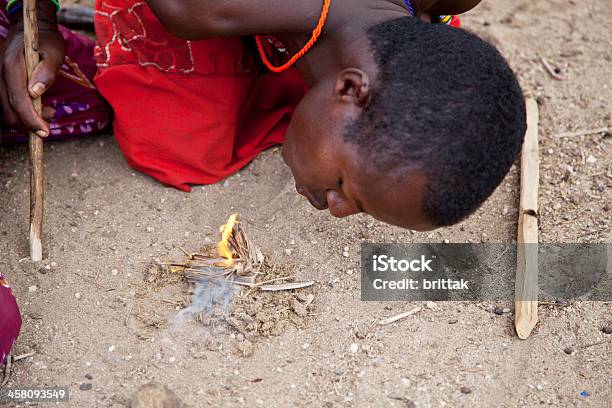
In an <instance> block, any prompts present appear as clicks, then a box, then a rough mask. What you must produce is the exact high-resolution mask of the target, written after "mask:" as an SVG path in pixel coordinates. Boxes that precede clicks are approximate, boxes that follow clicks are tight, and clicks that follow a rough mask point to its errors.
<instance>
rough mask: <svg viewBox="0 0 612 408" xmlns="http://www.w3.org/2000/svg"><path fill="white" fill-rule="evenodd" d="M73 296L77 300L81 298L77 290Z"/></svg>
mask: <svg viewBox="0 0 612 408" xmlns="http://www.w3.org/2000/svg"><path fill="white" fill-rule="evenodd" d="M74 297H75V298H76V299H77V300H79V299H80V298H81V294H80V293H79V292H77V293H75V294H74Z"/></svg>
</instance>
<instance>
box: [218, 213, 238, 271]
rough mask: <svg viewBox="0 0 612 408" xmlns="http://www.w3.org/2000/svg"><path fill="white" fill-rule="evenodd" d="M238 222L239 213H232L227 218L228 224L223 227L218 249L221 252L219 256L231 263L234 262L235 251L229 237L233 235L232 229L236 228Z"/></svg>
mask: <svg viewBox="0 0 612 408" xmlns="http://www.w3.org/2000/svg"><path fill="white" fill-rule="evenodd" d="M237 222H238V214H232V215H231V216H230V217H229V219H228V220H227V224H225V225H224V226H222V227H221V230H220V231H221V241H219V243H218V244H217V251H218V252H219V256H221V257H223V258H225V259H227V261H228V263H229V264H232V263H233V262H234V255H235V253H234V251H232V249H231V247H230V244H229V238H230V236H231V235H232V231H233V230H234V226H235V225H236V223H237Z"/></svg>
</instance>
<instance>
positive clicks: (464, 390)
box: [461, 387, 472, 394]
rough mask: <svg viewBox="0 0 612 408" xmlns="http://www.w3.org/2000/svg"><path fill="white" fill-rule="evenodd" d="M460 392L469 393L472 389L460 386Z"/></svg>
mask: <svg viewBox="0 0 612 408" xmlns="http://www.w3.org/2000/svg"><path fill="white" fill-rule="evenodd" d="M461 393H462V394H471V393H472V389H471V388H470V387H461Z"/></svg>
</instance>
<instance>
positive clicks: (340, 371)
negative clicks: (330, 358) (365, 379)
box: [334, 367, 346, 375]
mask: <svg viewBox="0 0 612 408" xmlns="http://www.w3.org/2000/svg"><path fill="white" fill-rule="evenodd" d="M345 372H346V368H344V367H336V369H335V370H334V373H335V374H336V375H342V374H344V373H345Z"/></svg>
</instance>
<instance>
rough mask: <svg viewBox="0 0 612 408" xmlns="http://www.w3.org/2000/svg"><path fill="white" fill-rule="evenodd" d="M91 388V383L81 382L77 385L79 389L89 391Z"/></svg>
mask: <svg viewBox="0 0 612 408" xmlns="http://www.w3.org/2000/svg"><path fill="white" fill-rule="evenodd" d="M92 388H93V386H92V385H91V383H82V384H81V385H79V390H81V391H89V390H91V389H92Z"/></svg>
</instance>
